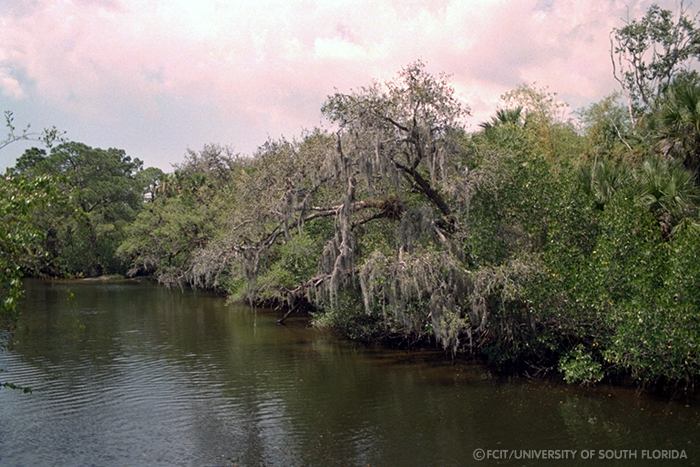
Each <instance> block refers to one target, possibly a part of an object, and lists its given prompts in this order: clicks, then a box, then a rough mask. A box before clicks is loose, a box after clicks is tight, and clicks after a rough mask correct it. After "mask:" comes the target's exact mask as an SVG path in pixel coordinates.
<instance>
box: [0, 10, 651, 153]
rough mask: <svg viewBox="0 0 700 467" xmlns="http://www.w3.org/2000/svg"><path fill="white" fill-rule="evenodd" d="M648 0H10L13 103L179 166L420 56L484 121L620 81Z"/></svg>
mask: <svg viewBox="0 0 700 467" xmlns="http://www.w3.org/2000/svg"><path fill="white" fill-rule="evenodd" d="M648 3H649V2H632V3H630V4H628V3H625V2H622V1H613V0H610V1H600V2H579V1H576V0H553V1H542V0H539V1H538V0H521V1H511V2H505V1H499V0H479V1H464V0H452V1H447V0H446V1H436V2H418V1H399V0H396V1H370V0H367V1H350V0H347V1H343V0H334V1H325V2H321V1H310V0H292V1H271V0H268V1H250V2H224V1H208V2H205V1H201V2H192V1H185V0H178V1H173V0H169V1H165V0H163V1H149V2H141V1H136V0H122V1H120V0H112V1H107V0H104V1H89V0H80V1H79V0H73V1H71V0H56V1H48V0H36V1H34V2H8V1H6V0H5V1H3V0H0V26H2V27H1V28H0V96H1V97H0V99H2V100H1V101H0V104H2V105H1V107H2V108H3V109H13V110H16V111H17V113H18V114H21V115H22V116H24V117H25V118H26V119H28V120H31V121H33V122H36V123H38V124H46V125H52V124H56V125H58V126H61V127H63V128H65V129H66V130H68V132H69V136H70V137H72V138H75V139H78V140H84V141H85V142H87V143H88V144H93V145H101V146H118V147H123V148H125V149H127V151H129V152H130V153H133V154H134V155H135V156H138V157H141V158H143V159H145V160H146V162H147V163H150V164H156V165H159V166H161V167H168V165H169V162H176V161H178V160H179V159H180V158H181V155H182V154H183V153H184V150H185V148H186V147H187V146H189V147H193V148H198V147H200V146H202V145H203V144H204V143H207V142H221V143H230V144H232V145H233V146H234V147H235V148H236V149H238V150H241V151H245V152H250V151H252V150H253V149H254V148H255V147H256V146H257V145H258V144H261V143H262V142H264V140H265V139H266V138H267V137H278V136H280V135H282V134H284V135H288V136H294V135H296V134H298V133H299V132H300V131H301V129H302V128H310V127H313V126H316V125H319V124H321V123H322V116H321V115H320V111H319V108H320V106H321V104H322V102H323V100H324V99H325V96H327V95H328V94H330V93H332V92H334V90H335V89H339V90H342V91H344V90H349V89H351V88H353V87H358V86H363V85H366V84H368V83H370V82H371V81H372V80H374V79H379V80H382V79H388V78H390V77H392V76H393V75H394V74H395V72H396V71H398V70H399V69H400V68H401V67H402V66H404V65H406V64H407V63H409V62H411V61H413V60H415V59H419V58H420V59H422V60H424V61H425V62H426V63H427V64H428V67H429V69H430V70H431V71H434V72H446V73H448V74H450V75H452V80H453V82H454V84H455V87H456V89H457V91H458V93H459V95H460V96H461V97H462V98H463V99H464V100H465V101H466V102H467V103H468V104H469V105H470V107H471V108H472V110H473V117H472V120H473V123H474V124H476V123H478V122H479V121H480V120H482V119H485V118H487V117H488V116H489V115H490V114H492V113H493V112H494V111H495V109H496V107H497V106H498V105H499V97H500V95H501V94H502V93H504V92H505V91H507V90H509V89H512V88H514V87H515V86H517V85H518V84H520V83H523V82H532V81H537V82H538V83H539V84H541V85H547V86H549V87H550V88H551V89H552V90H555V91H558V92H559V93H560V95H561V96H562V98H564V99H566V100H569V101H570V102H571V103H572V105H575V106H579V105H583V104H586V103H589V102H591V101H593V100H596V99H598V98H600V97H602V96H604V95H606V94H608V93H609V92H611V91H612V90H613V89H614V87H615V83H614V82H613V80H612V78H611V73H610V62H609V56H608V52H609V51H608V47H609V42H608V41H609V39H608V34H609V32H610V30H611V28H612V27H614V26H617V25H619V24H620V23H621V20H622V18H624V17H626V16H627V15H628V14H629V15H631V16H636V15H638V14H640V13H641V12H643V11H644V10H645V9H646V7H647V6H648ZM49 117H52V118H55V119H56V121H45V120H44V119H47V118H49ZM0 161H4V159H3V156H2V155H0ZM4 162H5V163H6V161H4Z"/></svg>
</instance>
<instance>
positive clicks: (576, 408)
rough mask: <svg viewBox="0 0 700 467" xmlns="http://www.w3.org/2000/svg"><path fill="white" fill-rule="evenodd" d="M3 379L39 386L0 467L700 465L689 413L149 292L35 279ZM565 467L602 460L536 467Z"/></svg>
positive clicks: (0, 424) (26, 401)
mask: <svg viewBox="0 0 700 467" xmlns="http://www.w3.org/2000/svg"><path fill="white" fill-rule="evenodd" d="M0 368H4V369H5V372H4V373H3V374H2V376H3V378H2V379H4V380H9V381H12V382H14V383H18V384H23V385H28V386H31V387H32V388H33V389H34V392H33V393H31V394H23V393H21V392H20V391H12V390H0V464H1V465H182V464H185V465H230V464H240V465H367V464H371V465H386V466H395V465H471V464H475V463H476V462H475V460H474V458H473V453H474V450H475V449H478V448H481V449H508V450H513V449H526V450H538V449H575V450H579V451H580V450H582V449H595V450H600V449H616V450H623V449H629V450H634V451H636V452H637V456H638V459H637V461H636V462H634V463H635V464H636V463H639V460H641V456H642V453H641V450H655V449H675V450H683V451H684V452H685V455H686V456H687V457H688V459H685V460H675V461H669V460H666V461H657V462H651V463H650V465H699V464H700V462H699V461H700V457H699V456H700V449H698V443H699V442H700V412H699V411H698V409H697V407H696V406H695V405H692V406H689V405H686V404H680V403H669V402H665V401H661V400H657V399H653V398H650V397H647V396H638V395H635V394H634V393H633V392H631V391H627V390H619V389H617V390H613V389H610V388H599V389H596V390H582V389H578V388H570V387H565V386H560V385H555V384H547V383H543V382H528V381H523V380H510V381H504V380H501V379H497V378H494V377H492V376H490V375H489V373H487V372H486V371H484V370H483V369H481V368H480V367H478V366H472V365H455V366H453V365H451V364H449V362H445V361H444V359H443V358H442V357H441V355H440V354H439V353H438V354H435V353H425V352H424V353H419V354H411V353H406V352H403V351H386V350H379V349H367V348H363V347H361V346H356V345H353V344H351V343H348V342H344V341H341V340H338V339H337V338H335V337H333V336H331V335H328V334H325V333H322V332H319V331H316V330H314V329H309V328H307V327H306V326H305V323H304V322H303V321H302V320H292V321H291V322H290V324H289V325H288V326H276V325H275V315H274V314H271V313H269V312H263V311H257V312H256V311H254V310H251V309H249V308H246V307H243V306H227V305H226V304H225V302H224V300H222V299H220V298H217V297H212V296H208V295H203V294H195V293H192V292H188V291H185V292H181V291H179V290H167V289H164V288H161V287H157V286H155V285H152V284H148V283H140V284H139V283H128V282H127V283H111V284H99V283H95V284H85V283H80V284H79V283H54V284H48V283H42V282H37V281H32V282H29V283H28V291H27V299H26V301H25V304H24V310H23V315H22V318H21V322H20V325H19V329H18V332H17V334H16V339H15V343H14V346H13V348H12V349H11V350H7V351H3V352H0ZM596 455H597V454H596ZM494 463H495V462H482V464H484V465H492V464H494ZM572 463H573V464H580V465H597V464H600V459H598V460H597V462H593V461H587V460H586V461H585V460H582V459H581V458H580V453H579V454H577V459H576V461H575V462H562V461H561V460H559V461H549V462H545V463H544V464H546V465H564V464H572ZM502 464H504V465H542V464H543V462H537V461H527V460H519V461H514V460H511V461H509V462H507V461H504V462H502ZM603 464H604V465H631V464H632V462H630V461H629V460H628V461H620V462H604V463H603Z"/></svg>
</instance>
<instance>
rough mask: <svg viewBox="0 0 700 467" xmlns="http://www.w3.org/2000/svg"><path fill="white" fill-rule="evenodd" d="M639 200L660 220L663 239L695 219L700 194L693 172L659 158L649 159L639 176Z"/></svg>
mask: <svg viewBox="0 0 700 467" xmlns="http://www.w3.org/2000/svg"><path fill="white" fill-rule="evenodd" d="M638 180H639V182H640V185H641V195H640V196H639V201H640V202H641V203H642V204H644V205H645V206H647V207H648V208H649V209H650V210H651V211H652V212H653V213H654V214H655V215H656V216H657V218H658V220H659V225H660V226H661V230H662V232H663V234H664V237H666V238H667V237H668V236H670V235H671V233H672V231H673V229H674V227H675V226H676V225H678V224H679V223H680V222H681V221H683V219H685V218H696V217H697V215H698V202H699V201H700V193H699V190H698V187H697V186H696V185H695V181H694V179H693V173H692V172H690V171H688V170H686V169H685V168H683V167H682V166H681V165H680V164H679V163H677V162H674V161H669V160H667V159H662V158H659V157H656V158H651V159H647V160H646V161H644V163H643V164H642V168H641V171H640V172H639V174H638Z"/></svg>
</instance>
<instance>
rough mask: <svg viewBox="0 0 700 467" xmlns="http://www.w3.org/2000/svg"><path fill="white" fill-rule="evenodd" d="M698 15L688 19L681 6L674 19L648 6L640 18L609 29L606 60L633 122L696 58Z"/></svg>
mask: <svg viewBox="0 0 700 467" xmlns="http://www.w3.org/2000/svg"><path fill="white" fill-rule="evenodd" d="M697 20H698V15H695V16H689V15H688V11H687V9H686V8H685V7H684V5H683V3H682V2H681V5H680V10H679V12H678V15H677V16H676V17H675V18H674V15H673V13H672V12H671V11H669V10H665V9H663V8H661V7H659V6H658V5H652V6H651V7H649V9H648V10H647V12H646V14H645V15H644V16H643V17H642V18H640V19H635V20H631V21H629V20H628V21H627V22H626V23H625V25H624V26H623V27H621V28H615V29H613V31H612V33H611V38H610V58H611V61H612V66H613V76H614V77H615V79H616V80H617V81H618V82H619V83H620V86H621V87H622V90H623V92H624V94H625V96H626V97H627V101H628V111H629V115H630V118H631V120H632V121H633V122H636V121H637V120H638V119H639V117H640V116H641V115H642V114H644V113H645V112H647V111H649V110H650V109H651V108H652V106H653V104H654V102H655V100H656V99H657V98H658V97H659V96H660V95H661V94H662V93H663V92H664V90H665V89H666V88H667V87H668V85H669V84H670V83H671V81H672V80H673V78H674V77H675V76H676V75H677V74H678V73H679V72H681V71H683V70H684V69H687V67H688V66H689V64H690V62H691V61H696V60H697V59H698V57H699V56H700V28H698V25H697Z"/></svg>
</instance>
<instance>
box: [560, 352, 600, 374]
mask: <svg viewBox="0 0 700 467" xmlns="http://www.w3.org/2000/svg"><path fill="white" fill-rule="evenodd" d="M559 371H561V372H562V373H563V374H564V381H566V382H567V383H569V384H572V383H579V384H593V383H597V382H599V381H600V380H601V379H603V367H602V365H601V364H600V363H599V362H597V361H595V360H594V359H593V357H592V356H591V354H589V353H588V352H586V350H585V349H584V347H583V346H582V345H580V344H579V345H577V346H576V347H575V348H574V349H573V350H571V351H569V352H567V353H566V354H564V355H563V356H562V357H561V359H560V360H559Z"/></svg>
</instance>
